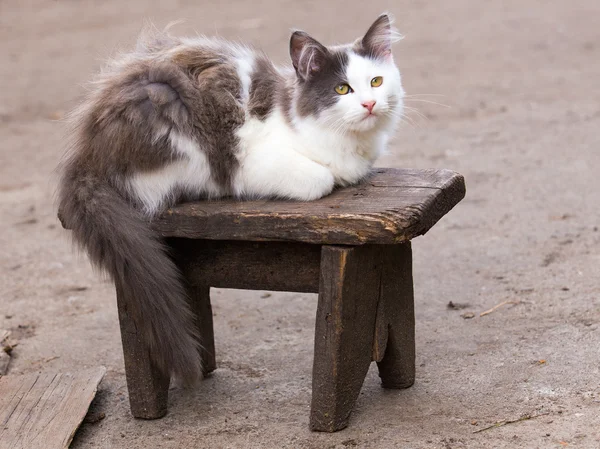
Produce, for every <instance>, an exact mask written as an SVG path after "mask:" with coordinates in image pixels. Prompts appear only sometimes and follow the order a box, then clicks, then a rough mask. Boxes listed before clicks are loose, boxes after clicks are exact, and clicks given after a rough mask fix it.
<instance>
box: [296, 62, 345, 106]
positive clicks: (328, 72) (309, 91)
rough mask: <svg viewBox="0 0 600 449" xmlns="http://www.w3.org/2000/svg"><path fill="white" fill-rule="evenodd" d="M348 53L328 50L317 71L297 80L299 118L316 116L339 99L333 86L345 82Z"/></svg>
mask: <svg viewBox="0 0 600 449" xmlns="http://www.w3.org/2000/svg"><path fill="white" fill-rule="evenodd" d="M347 65H348V53H347V52H346V51H345V50H334V51H331V50H328V51H327V53H325V55H324V57H323V58H322V60H321V61H320V67H319V70H318V71H316V72H313V73H312V74H311V75H310V76H309V77H308V78H307V79H306V80H303V79H302V78H301V77H299V78H298V91H299V95H298V97H297V103H296V110H297V111H298V114H299V115H300V116H301V117H306V116H309V115H318V114H319V112H320V111H322V110H324V109H327V108H329V107H331V106H333V105H334V104H335V103H336V101H337V100H338V98H339V95H338V94H337V93H336V92H335V86H337V85H338V84H341V83H345V82H347V80H346V75H345V73H346V67H347Z"/></svg>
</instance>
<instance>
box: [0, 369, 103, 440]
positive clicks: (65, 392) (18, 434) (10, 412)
mask: <svg viewBox="0 0 600 449" xmlns="http://www.w3.org/2000/svg"><path fill="white" fill-rule="evenodd" d="M105 372H106V368H104V367H96V368H92V369H89V370H85V371H81V372H76V373H52V374H49V373H43V374H37V373H36V374H29V375H25V376H5V377H2V378H0V449H65V448H68V447H69V444H70V443H71V440H72V439H73V435H75V431H76V430H77V428H78V427H79V425H80V424H81V421H83V418H84V417H85V415H86V413H87V411H88V408H89V406H90V403H91V402H92V399H94V396H95V395H96V390H97V388H98V384H99V383H100V381H101V380H102V377H103V376H104V373H105Z"/></svg>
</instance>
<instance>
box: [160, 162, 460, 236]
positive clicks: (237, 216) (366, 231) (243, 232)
mask: <svg viewBox="0 0 600 449" xmlns="http://www.w3.org/2000/svg"><path fill="white" fill-rule="evenodd" d="M464 195H465V184H464V179H463V177H462V176H461V175H459V174H458V173H455V172H452V171H450V170H414V169H378V170H376V171H375V172H374V174H373V176H372V177H371V178H370V179H368V180H367V181H365V182H364V183H362V184H360V185H358V186H354V187H348V188H344V189H339V190H336V191H335V192H334V193H332V194H331V195H329V196H327V197H325V198H322V199H320V200H317V201H312V202H308V203H307V202H293V201H265V200H263V201H235V200H231V199H225V200H220V201H199V202H191V203H185V204H182V205H179V206H177V207H174V208H172V209H169V210H168V211H167V212H166V213H165V214H164V215H162V216H161V217H159V218H157V219H156V220H154V221H153V222H152V224H151V226H152V227H153V229H155V230H156V231H158V233H159V234H160V235H161V236H163V237H185V238H193V239H209V240H250V241H295V242H306V243H316V244H343V245H362V244H365V243H381V244H395V243H401V242H404V241H407V240H410V239H412V238H413V237H416V236H418V235H421V234H424V233H425V232H427V231H428V230H429V229H430V228H431V227H432V226H433V225H434V224H435V223H436V222H437V221H438V220H439V219H440V218H442V217H443V216H444V215H445V214H446V213H448V211H449V210H450V209H452V208H453V207H454V206H455V205H456V204H457V203H458V202H459V201H460V200H461V199H462V198H463V197H464Z"/></svg>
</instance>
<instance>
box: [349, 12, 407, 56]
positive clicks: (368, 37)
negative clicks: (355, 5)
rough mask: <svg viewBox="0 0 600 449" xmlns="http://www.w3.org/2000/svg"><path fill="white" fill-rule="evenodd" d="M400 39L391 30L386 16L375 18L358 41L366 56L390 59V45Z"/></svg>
mask: <svg viewBox="0 0 600 449" xmlns="http://www.w3.org/2000/svg"><path fill="white" fill-rule="evenodd" d="M401 38H402V37H401V36H400V35H399V34H398V32H397V31H396V30H394V29H393V28H392V20H391V19H390V16H389V15H388V14H382V15H380V16H379V17H377V20H375V22H373V25H371V27H370V28H369V30H368V31H367V33H366V34H365V35H364V37H363V38H362V39H360V40H359V41H358V44H359V46H360V47H361V50H362V51H363V52H364V53H366V54H367V55H369V56H371V57H374V58H380V59H390V58H391V57H392V43H393V42H395V41H397V40H399V39H401Z"/></svg>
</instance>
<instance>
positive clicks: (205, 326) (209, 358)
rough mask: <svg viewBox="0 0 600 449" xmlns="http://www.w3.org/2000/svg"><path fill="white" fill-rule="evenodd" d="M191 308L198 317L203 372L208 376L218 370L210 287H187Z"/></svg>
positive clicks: (197, 324)
mask: <svg viewBox="0 0 600 449" xmlns="http://www.w3.org/2000/svg"><path fill="white" fill-rule="evenodd" d="M187 292H188V296H189V299H190V306H191V309H192V311H193V312H194V315H195V316H196V326H197V329H198V335H199V336H200V343H201V344H202V348H201V350H200V357H201V358H202V372H203V374H204V375H205V376H206V375H208V374H209V373H212V372H213V371H214V370H215V369H217V361H216V357H215V333H214V329H213V315H212V306H211V305H210V287H207V286H204V285H202V286H192V285H188V286H187Z"/></svg>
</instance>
